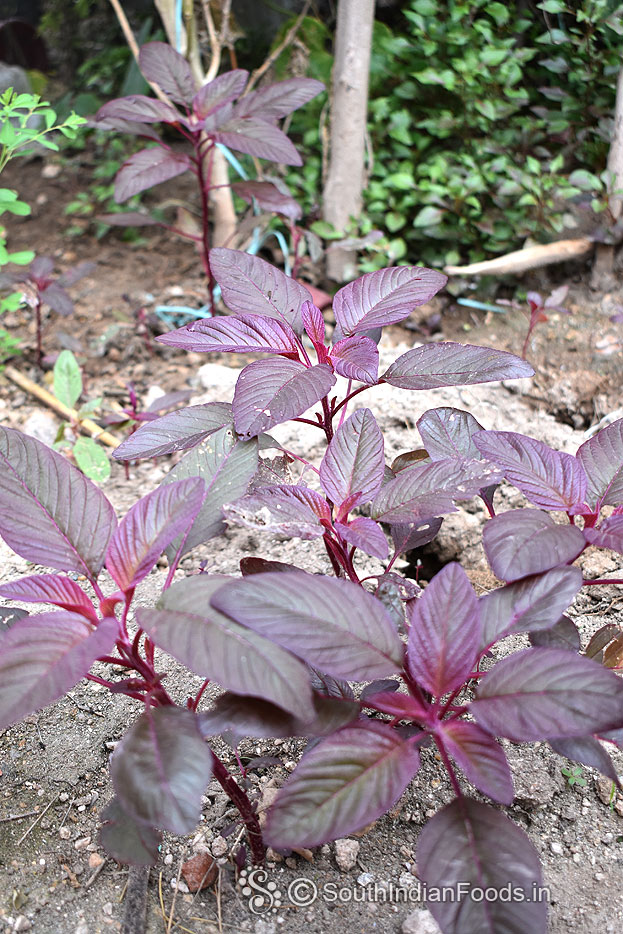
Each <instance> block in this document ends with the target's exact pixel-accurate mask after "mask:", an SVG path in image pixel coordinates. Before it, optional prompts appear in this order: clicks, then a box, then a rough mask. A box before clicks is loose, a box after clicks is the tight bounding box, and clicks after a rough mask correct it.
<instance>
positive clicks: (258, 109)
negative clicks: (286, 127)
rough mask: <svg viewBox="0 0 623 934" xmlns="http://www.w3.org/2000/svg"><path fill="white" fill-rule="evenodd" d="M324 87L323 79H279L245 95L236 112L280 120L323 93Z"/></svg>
mask: <svg viewBox="0 0 623 934" xmlns="http://www.w3.org/2000/svg"><path fill="white" fill-rule="evenodd" d="M324 89H325V88H324V84H323V83H322V81H315V80H314V79H313V78H289V79H288V80H287V81H278V82H277V83H276V84H270V85H268V87H265V88H260V89H259V90H257V91H253V92H252V93H251V94H247V95H246V97H243V99H242V100H241V101H240V102H239V103H238V106H237V107H236V114H237V115H238V116H241V117H246V116H249V115H253V116H256V117H259V118H260V119H261V120H279V119H280V118H281V117H287V115H288V114H289V113H292V111H293V110H297V109H298V108H299V107H302V106H303V104H306V103H307V102H308V101H310V100H312V98H314V97H316V96H317V95H318V94H321V93H322V91H324Z"/></svg>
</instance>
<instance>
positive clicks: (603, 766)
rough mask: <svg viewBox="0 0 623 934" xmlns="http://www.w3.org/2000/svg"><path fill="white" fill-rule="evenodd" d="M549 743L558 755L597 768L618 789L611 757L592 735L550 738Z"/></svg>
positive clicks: (617, 779)
mask: <svg viewBox="0 0 623 934" xmlns="http://www.w3.org/2000/svg"><path fill="white" fill-rule="evenodd" d="M549 744H550V746H551V747H552V749H553V750H554V752H557V753H558V755H559V756H565V758H566V759H572V760H573V761H574V762H581V763H582V765H588V766H590V767H591V768H592V769H597V771H598V772H601V774H602V775H605V776H606V777H607V778H610V779H611V780H612V781H613V782H615V783H616V785H617V787H618V788H619V790H620V789H621V785H620V782H619V776H618V775H617V773H616V770H615V768H614V765H613V763H612V759H611V758H610V756H609V755H608V753H607V752H606V750H605V749H604V748H603V746H601V745H600V744H599V742H598V741H597V740H596V739H595V737H594V736H571V737H557V738H556V739H550V740H549Z"/></svg>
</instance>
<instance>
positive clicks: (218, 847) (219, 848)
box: [211, 835, 229, 859]
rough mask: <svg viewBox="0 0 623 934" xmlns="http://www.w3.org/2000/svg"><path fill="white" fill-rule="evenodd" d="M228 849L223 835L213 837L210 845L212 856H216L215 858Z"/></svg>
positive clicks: (223, 854)
mask: <svg viewBox="0 0 623 934" xmlns="http://www.w3.org/2000/svg"><path fill="white" fill-rule="evenodd" d="M228 849H229V847H228V846H227V840H226V839H225V837H221V836H220V835H219V836H218V837H215V838H214V840H213V841H212V846H211V850H212V854H213V856H216V857H217V859H218V857H219V856H225V854H226V853H227V851H228Z"/></svg>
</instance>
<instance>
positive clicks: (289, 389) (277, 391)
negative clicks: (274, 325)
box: [233, 358, 335, 438]
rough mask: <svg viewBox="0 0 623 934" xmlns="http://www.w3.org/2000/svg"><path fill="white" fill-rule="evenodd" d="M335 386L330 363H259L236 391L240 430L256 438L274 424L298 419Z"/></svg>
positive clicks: (242, 376)
mask: <svg viewBox="0 0 623 934" xmlns="http://www.w3.org/2000/svg"><path fill="white" fill-rule="evenodd" d="M334 385H335V376H334V375H333V373H332V372H331V368H330V367H328V366H327V365H326V364H319V365H318V366H312V367H306V366H305V365H304V364H303V363H300V362H299V361H298V360H289V359H287V358H285V359H281V360H280V359H276V358H273V359H269V360H256V361H255V362H254V363H250V364H249V365H248V366H246V367H245V368H244V370H243V371H242V373H241V374H240V376H239V377H238V382H237V383H236V389H235V391H234V401H233V412H234V425H235V426H236V431H237V432H238V434H239V435H241V436H242V437H243V438H254V437H255V436H256V435H259V434H261V433H262V432H263V431H268V429H269V428H272V427H273V426H274V425H279V424H281V422H286V421H288V419H290V418H298V416H299V415H302V414H303V413H304V412H306V411H307V409H309V408H310V407H311V406H312V405H314V404H315V403H316V402H319V401H320V399H322V397H323V396H326V395H327V393H328V392H329V390H330V389H331V387H332V386H334Z"/></svg>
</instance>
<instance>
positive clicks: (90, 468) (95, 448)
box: [73, 438, 110, 483]
mask: <svg viewBox="0 0 623 934" xmlns="http://www.w3.org/2000/svg"><path fill="white" fill-rule="evenodd" d="M73 450H74V457H75V458H76V463H77V465H78V467H79V468H80V470H81V471H82V473H83V474H84V475H85V477H88V478H89V480H96V481H97V482H98V483H103V482H104V480H108V478H109V477H110V461H109V460H108V455H107V454H106V451H105V450H104V448H103V447H102V446H101V445H100V444H98V443H97V441H95V440H94V439H93V438H78V440H77V441H76V443H75V444H74V448H73Z"/></svg>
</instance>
